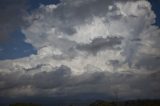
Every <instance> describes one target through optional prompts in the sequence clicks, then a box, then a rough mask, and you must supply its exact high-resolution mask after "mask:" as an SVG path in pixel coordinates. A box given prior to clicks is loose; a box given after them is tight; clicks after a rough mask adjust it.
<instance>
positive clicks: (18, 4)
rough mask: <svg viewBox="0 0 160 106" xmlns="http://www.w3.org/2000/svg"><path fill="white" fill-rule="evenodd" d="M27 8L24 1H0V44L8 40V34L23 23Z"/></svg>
mask: <svg viewBox="0 0 160 106" xmlns="http://www.w3.org/2000/svg"><path fill="white" fill-rule="evenodd" d="M26 8H27V5H26V1H25V0H15V1H11V0H1V1H0V13H1V14H0V23H1V25H0V42H3V41H5V40H6V39H9V36H10V35H9V34H10V33H11V32H13V31H15V30H16V29H17V28H18V27H20V26H21V25H24V23H23V16H24V14H25V10H26Z"/></svg>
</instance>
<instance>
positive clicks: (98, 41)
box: [77, 37, 122, 54]
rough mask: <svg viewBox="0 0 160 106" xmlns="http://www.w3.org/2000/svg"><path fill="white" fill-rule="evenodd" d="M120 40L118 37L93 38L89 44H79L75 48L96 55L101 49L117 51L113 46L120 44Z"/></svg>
mask: <svg viewBox="0 0 160 106" xmlns="http://www.w3.org/2000/svg"><path fill="white" fill-rule="evenodd" d="M121 40H122V38H118V37H107V38H105V39H104V38H95V39H93V40H92V42H91V43H90V44H80V45H78V46H77V48H78V49H79V50H82V51H83V50H84V51H88V52H91V53H93V54H97V52H98V51H101V50H103V49H118V48H116V47H115V46H117V45H120V44H121Z"/></svg>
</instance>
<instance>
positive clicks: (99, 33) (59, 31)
mask: <svg viewBox="0 0 160 106" xmlns="http://www.w3.org/2000/svg"><path fill="white" fill-rule="evenodd" d="M24 21H25V22H26V23H27V26H25V27H22V32H23V33H24V34H25V37H26V42H27V43H30V44H32V45H33V46H34V47H35V48H36V49H37V54H33V55H31V56H29V57H24V58H20V59H14V60H4V61H0V67H1V69H0V73H1V74H0V76H1V77H0V87H1V89H2V90H1V93H0V94H1V96H4V95H8V96H11V95H16V96H22V95H23V96H24V95H25V94H28V95H30V96H36V95H45V96H46V95H48V96H51V95H52V96H58V95H61V96H67V95H68V96H70V95H76V94H78V95H81V94H84V93H90V94H94V93H101V94H104V95H111V96H114V95H115V91H118V93H119V96H120V97H122V98H145V97H148V96H150V97H153V98H154V97H159V95H158V94H159V90H158V89H159V87H160V86H159V85H158V82H159V76H156V77H153V76H155V73H158V72H159V56H160V54H159V45H158V41H159V32H160V30H159V28H158V27H157V26H155V25H153V24H154V21H155V14H154V12H153V11H152V10H151V5H150V4H149V2H148V1H145V0H140V1H139V0H137V1H133V0H132V1H126V2H123V1H122V0H119V1H115V2H112V1H106V0H92V1H91V0H85V1H75V0H64V1H61V3H59V4H57V5H54V4H50V5H41V6H40V7H39V8H38V9H36V10H34V11H32V13H31V14H29V15H28V16H26V17H24ZM16 92H19V93H17V94H16ZM67 92H69V94H68V93H67ZM155 92H156V93H155Z"/></svg>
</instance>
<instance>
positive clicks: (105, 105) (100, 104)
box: [9, 100, 160, 106]
mask: <svg viewBox="0 0 160 106" xmlns="http://www.w3.org/2000/svg"><path fill="white" fill-rule="evenodd" d="M9 106H43V105H40V104H33V103H14V104H10V105H9ZM64 106H77V105H76V104H72V105H64ZM88 106H160V100H129V101H120V102H108V101H103V100H97V101H95V102H93V103H90V104H89V105H88Z"/></svg>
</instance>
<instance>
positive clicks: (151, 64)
mask: <svg viewBox="0 0 160 106" xmlns="http://www.w3.org/2000/svg"><path fill="white" fill-rule="evenodd" d="M136 67H137V68H144V69H146V70H149V71H154V70H159V69H160V55H159V56H154V55H144V56H142V57H140V59H139V61H138V62H137V63H136Z"/></svg>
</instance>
